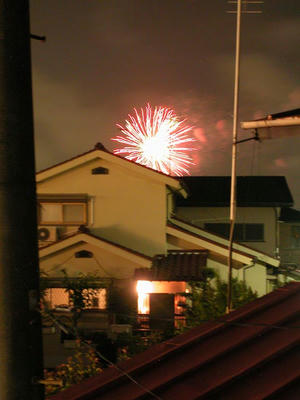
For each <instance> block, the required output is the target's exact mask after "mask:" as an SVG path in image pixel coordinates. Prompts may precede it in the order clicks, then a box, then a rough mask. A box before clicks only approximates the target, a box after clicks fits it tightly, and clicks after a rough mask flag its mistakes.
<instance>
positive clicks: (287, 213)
mask: <svg viewBox="0 0 300 400" xmlns="http://www.w3.org/2000/svg"><path fill="white" fill-rule="evenodd" d="M279 221H282V222H300V211H298V210H295V209H294V208H282V209H281V212H280V217H279Z"/></svg>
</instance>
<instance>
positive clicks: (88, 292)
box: [61, 269, 99, 336]
mask: <svg viewBox="0 0 300 400" xmlns="http://www.w3.org/2000/svg"><path fill="white" fill-rule="evenodd" d="M61 272H62V273H63V276H64V277H63V285H64V287H65V291H66V292H67V293H68V294H69V301H70V305H71V307H72V328H73V331H74V334H75V336H78V329H77V326H78V320H79V318H80V317H81V314H82V312H83V310H84V309H85V308H88V307H91V306H92V305H93V299H94V298H95V297H96V296H97V294H98V291H99V289H97V288H96V287H95V286H96V283H97V280H98V279H97V276H96V275H95V274H91V273H88V274H84V273H82V272H80V273H79V274H78V276H77V277H76V278H70V277H69V275H68V273H67V271H66V270H65V269H62V270H61Z"/></svg>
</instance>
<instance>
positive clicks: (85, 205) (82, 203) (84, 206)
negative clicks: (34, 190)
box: [38, 200, 87, 226]
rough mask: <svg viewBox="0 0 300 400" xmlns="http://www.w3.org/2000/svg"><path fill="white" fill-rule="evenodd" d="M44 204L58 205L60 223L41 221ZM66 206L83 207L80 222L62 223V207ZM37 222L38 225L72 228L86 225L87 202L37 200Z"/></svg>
mask: <svg viewBox="0 0 300 400" xmlns="http://www.w3.org/2000/svg"><path fill="white" fill-rule="evenodd" d="M46 204H51V205H53V204H55V205H59V206H60V208H61V210H60V214H61V220H60V221H43V220H42V207H43V205H46ZM66 205H76V206H82V207H83V219H82V220H81V221H72V222H70V221H64V214H63V207H64V206H66ZM38 221H39V225H47V226H50V225H61V226H68V225H70V226H73V225H86V224H87V202H86V201H76V200H74V201H64V200H55V201H49V200H39V207H38Z"/></svg>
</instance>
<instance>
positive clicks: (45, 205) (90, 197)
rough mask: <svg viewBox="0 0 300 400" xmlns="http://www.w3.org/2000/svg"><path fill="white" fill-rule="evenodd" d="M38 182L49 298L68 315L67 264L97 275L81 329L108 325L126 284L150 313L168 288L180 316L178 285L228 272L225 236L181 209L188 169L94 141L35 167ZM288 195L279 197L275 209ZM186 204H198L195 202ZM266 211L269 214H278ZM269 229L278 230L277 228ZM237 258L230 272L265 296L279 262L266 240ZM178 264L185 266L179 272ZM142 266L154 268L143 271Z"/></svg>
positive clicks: (73, 271) (237, 250) (238, 250)
mask: <svg viewBox="0 0 300 400" xmlns="http://www.w3.org/2000/svg"><path fill="white" fill-rule="evenodd" d="M36 181H37V197H38V203H39V207H38V209H39V215H38V218H39V227H38V236H39V244H40V249H39V259H40V268H41V270H42V271H43V274H44V275H43V276H44V277H45V278H44V280H45V282H46V285H47V287H48V290H47V292H46V299H47V301H48V303H49V305H50V308H52V309H54V310H55V312H56V313H59V315H61V316H62V317H63V318H64V319H65V320H66V321H67V320H68V318H69V315H70V314H68V313H69V296H68V293H66V292H65V289H64V281H63V272H62V270H66V271H67V273H68V276H69V277H70V278H71V279H73V280H74V279H78V277H79V276H80V273H85V274H87V273H89V274H96V276H97V279H96V282H95V284H96V286H97V295H96V294H95V296H94V298H93V300H92V305H91V306H90V309H89V310H87V313H86V315H85V318H83V322H84V323H83V326H81V328H82V329H85V330H89V329H94V330H95V329H96V330H99V331H101V330H102V331H103V330H104V331H107V330H109V329H110V327H111V326H112V325H114V322H118V321H116V320H115V319H114V316H111V315H110V313H108V312H107V311H108V310H107V305H108V304H109V303H110V295H111V293H112V292H113V291H114V290H116V289H118V290H121V291H122V293H123V299H124V300H126V299H129V298H131V297H132V296H134V297H137V299H136V302H137V311H138V313H139V314H141V315H146V316H149V312H150V308H151V310H152V312H154V311H153V310H154V308H155V299H156V304H157V303H159V301H158V300H157V299H158V298H160V299H162V296H160V295H168V296H163V298H164V299H165V301H166V302H168V304H169V306H170V307H169V308H168V310H169V313H171V314H172V315H173V316H174V315H175V320H176V318H177V319H179V320H180V319H181V318H182V313H183V309H182V308H180V306H179V304H180V302H181V301H182V298H181V297H180V296H181V295H180V294H181V293H182V292H185V291H186V290H188V281H190V280H194V279H196V278H197V279H198V278H199V279H201V276H202V275H201V274H202V271H203V268H207V267H209V268H213V269H215V270H216V271H218V273H219V275H220V277H221V278H222V279H224V280H226V279H227V269H228V267H227V257H228V239H227V238H226V237H225V238H224V237H222V236H220V235H218V234H216V233H214V232H212V231H209V230H207V229H204V228H203V227H201V226H199V224H197V223H195V224H194V223H191V222H189V221H186V219H187V218H186V215H183V216H184V218H181V216H182V214H183V213H182V210H183V209H188V208H185V206H182V204H183V203H180V204H181V205H180V204H179V203H178V202H179V200H178V199H179V198H180V197H182V199H184V198H185V197H187V190H188V189H187V184H186V181H185V178H184V179H183V180H180V179H177V178H174V177H171V176H168V175H165V174H163V173H160V172H157V171H154V170H152V169H150V168H147V167H145V166H142V165H139V164H136V163H134V162H131V161H128V160H126V159H124V158H122V157H119V156H117V155H114V154H112V153H110V152H109V151H107V150H106V149H105V148H104V147H103V146H102V145H100V144H97V145H96V146H95V148H93V149H91V150H90V151H88V152H85V153H83V154H80V155H78V156H76V157H74V158H71V159H69V160H66V161H65V162H63V163H60V164H57V165H54V166H53V167H50V168H48V169H46V170H43V171H40V172H38V173H37V176H36ZM281 182H283V183H282V185H283V186H284V181H283V180H281ZM189 190H190V189H189ZM203 195H204V194H203ZM191 198H193V195H192V196H191ZM180 201H183V200H180ZM187 201H188V200H187ZM276 201H277V200H276ZM283 202H284V199H283V200H282V201H281V203H280V204H277V203H276V204H275V203H273V208H274V207H275V208H276V207H277V206H278V207H279V206H280V205H281V204H283ZM287 203H288V204H290V202H287ZM175 206H176V208H174V207H175ZM269 208H270V209H271V207H269ZM189 209H190V210H192V211H193V210H194V209H193V207H192V206H191V207H189ZM223 212H224V213H225V210H224V211H223ZM268 212H269V209H268ZM271 212H273V213H274V210H273V211H271ZM271 212H270V213H269V214H271ZM174 213H175V215H174ZM269 214H267V218H271V217H270V215H269ZM197 215H198V214H197ZM208 215H211V214H208ZM223 216H224V214H223ZM270 224H271V223H270ZM274 227H275V226H274ZM265 229H269V227H267V228H265ZM267 234H268V235H269V234H270V235H271V229H270V233H269V231H268V230H267ZM272 240H273V242H274V240H275V239H272ZM273 242H272V246H273V245H274V243H273ZM247 244H249V243H247ZM270 248H271V245H270ZM268 249H269V248H268ZM272 249H273V247H272ZM269 253H270V252H269ZM232 258H233V276H235V277H237V278H238V279H240V280H243V281H245V282H246V283H247V284H248V285H250V286H251V287H252V289H253V290H255V291H257V293H258V295H259V296H262V295H264V294H266V293H267V292H268V291H269V290H270V289H271V286H270V285H269V283H270V279H271V278H272V279H274V276H273V275H270V271H271V273H272V272H273V270H274V269H277V268H278V267H279V260H278V259H277V258H274V256H272V253H271V255H270V254H268V251H267V252H266V253H265V252H263V251H262V250H261V249H260V247H259V246H257V248H255V247H254V246H253V248H251V247H248V246H246V245H245V244H244V243H234V245H233V255H232ZM175 266H179V269H178V271H179V274H177V275H176V274H175V273H174V270H175V269H176V268H177V267H176V268H175ZM188 266H193V268H189V267H188ZM156 267H157V268H156ZM158 267H159V268H158ZM145 270H148V271H150V275H147V274H144V273H145ZM170 270H172V271H173V272H172V273H171V274H169V273H168V271H169V272H170ZM141 271H144V272H143V274H144V275H141ZM151 274H152V275H151ZM175 275H176V276H175ZM147 276H148V277H147ZM150 303H151V304H152V305H151V304H150ZM88 316H89V318H88ZM48 328H49V327H47V332H48V334H49V335H52V334H53V332H52V330H51V329H48ZM50 328H51V327H50ZM126 329H127V327H126ZM52 338H53V337H52ZM51 340H52V339H51ZM47 341H50V336H47V340H45V342H47ZM51 353H52V352H51V351H50V352H48V354H50V355H51ZM50 355H49V356H50ZM53 362H54V361H53Z"/></svg>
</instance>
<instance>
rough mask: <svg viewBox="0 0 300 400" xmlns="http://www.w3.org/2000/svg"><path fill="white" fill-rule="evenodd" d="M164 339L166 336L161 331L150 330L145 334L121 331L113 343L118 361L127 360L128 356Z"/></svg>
mask: <svg viewBox="0 0 300 400" xmlns="http://www.w3.org/2000/svg"><path fill="white" fill-rule="evenodd" d="M165 339H166V337H165V336H164V334H163V332H152V333H151V334H149V335H147V336H141V335H140V334H137V335H131V334H128V333H121V334H119V335H118V337H117V339H116V340H115V345H116V347H117V351H118V361H122V360H127V359H128V358H131V357H133V356H134V355H136V354H138V353H141V352H143V351H145V350H147V349H148V348H149V347H151V346H153V345H154V344H157V343H161V342H162V341H164V340H165Z"/></svg>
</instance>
